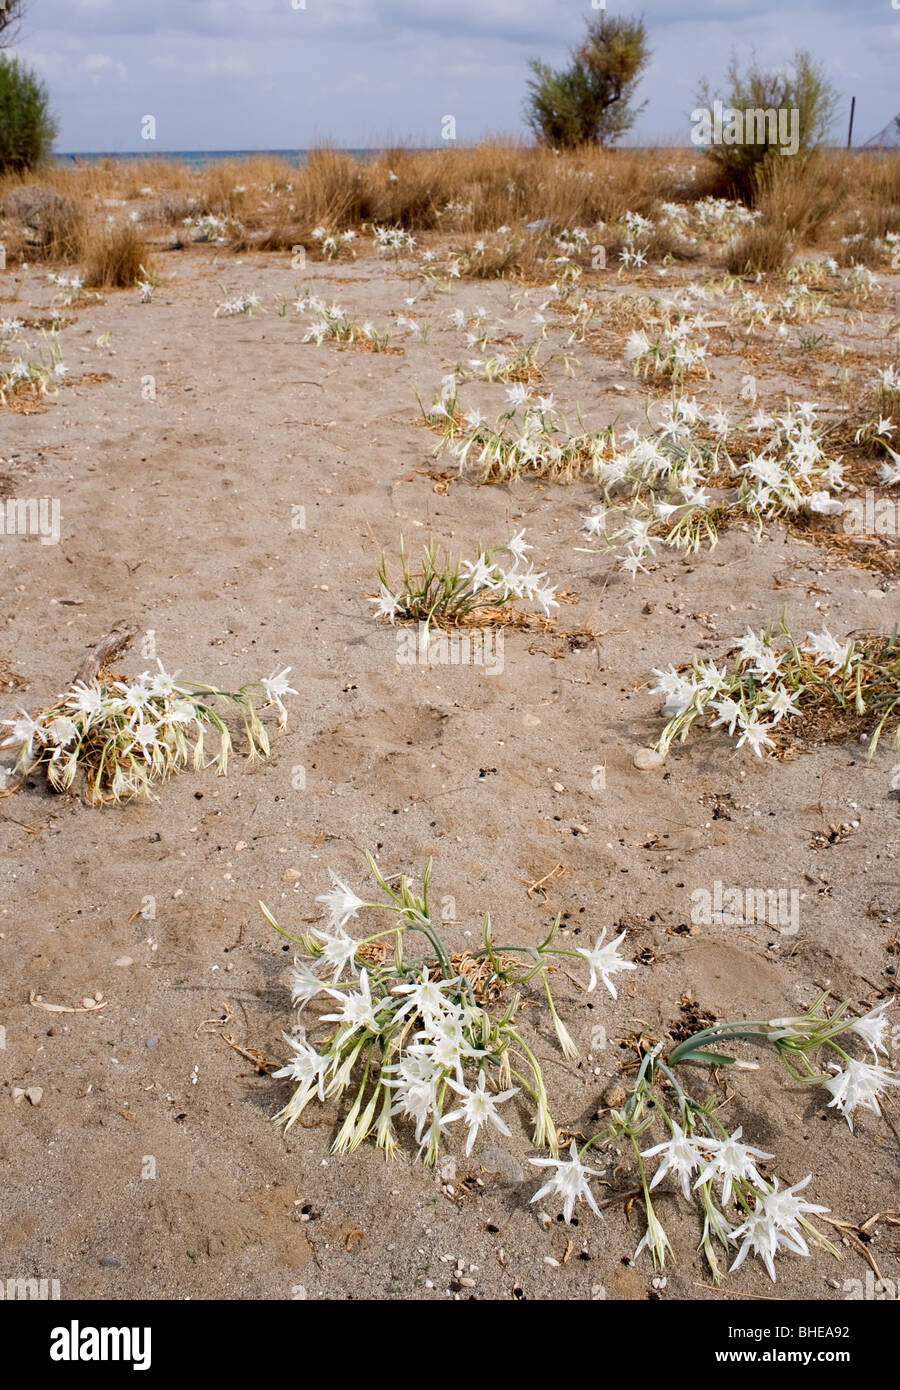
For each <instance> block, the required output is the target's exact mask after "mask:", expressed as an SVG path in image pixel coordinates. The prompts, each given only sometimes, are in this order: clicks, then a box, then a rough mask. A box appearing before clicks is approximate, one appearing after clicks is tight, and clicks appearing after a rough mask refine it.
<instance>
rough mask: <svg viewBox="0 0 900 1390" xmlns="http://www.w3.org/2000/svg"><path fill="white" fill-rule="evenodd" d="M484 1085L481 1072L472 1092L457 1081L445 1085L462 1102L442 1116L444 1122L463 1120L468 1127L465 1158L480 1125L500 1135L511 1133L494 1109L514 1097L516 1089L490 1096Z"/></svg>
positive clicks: (470, 1149)
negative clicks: (498, 1132)
mask: <svg viewBox="0 0 900 1390" xmlns="http://www.w3.org/2000/svg"><path fill="white" fill-rule="evenodd" d="M484 1083H485V1075H484V1072H483V1071H481V1072H479V1073H478V1085H477V1087H476V1088H475V1090H474V1091H471V1090H469V1088H468V1087H467V1086H465V1085H462V1084H461V1083H460V1082H458V1081H452V1080H451V1081H449V1082H448V1083H447V1084H448V1085H449V1086H450V1087H451V1088H452V1089H453V1090H454V1091H455V1092H456V1094H457V1095H459V1096H462V1098H463V1102H462V1105H460V1106H459V1107H458V1108H457V1109H456V1110H452V1111H451V1112H450V1114H449V1115H445V1116H444V1122H445V1123H446V1124H450V1123H451V1122H452V1121H453V1120H465V1122H466V1124H467V1125H468V1127H469V1133H468V1136H467V1138H466V1156H467V1157H468V1155H469V1154H470V1153H471V1152H472V1147H473V1145H474V1143H475V1140H476V1138H477V1137H478V1131H479V1130H480V1129H481V1127H482V1125H485V1124H487V1123H489V1122H490V1124H492V1125H493V1126H494V1128H495V1129H498V1130H499V1131H500V1133H501V1134H510V1133H511V1131H510V1129H509V1126H508V1125H507V1124H505V1123H504V1121H503V1120H501V1118H500V1116H499V1115H498V1114H497V1113H496V1107H497V1106H498V1105H499V1104H500V1103H501V1102H502V1101H504V1100H509V1098H510V1097H511V1096H514V1095H515V1094H516V1092H517V1090H518V1087H517V1086H514V1087H513V1088H512V1090H509V1091H500V1093H499V1094H498V1095H492V1094H491V1092H490V1091H486V1090H485V1086H484Z"/></svg>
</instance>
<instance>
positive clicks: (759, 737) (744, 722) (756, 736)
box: [736, 710, 775, 758]
mask: <svg viewBox="0 0 900 1390" xmlns="http://www.w3.org/2000/svg"><path fill="white" fill-rule="evenodd" d="M738 723H739V724H740V727H741V736H740V738H739V739H738V741H737V744H736V747H738V748H742V747H743V745H744V744H745V743H748V744H749V745H750V747H751V748H752V749H753V751H754V753H755V754H756V756H757V757H758V758H761V757H762V750H763V748H764V747H765V746H766V745H768V747H769V748H774V747H775V744H774V742H773V741H772V739H770V738H769V730H770V729H772V728H774V723H769V724H764V723H762V722H761V721H760V718H759V715H758V714H757V713H756V710H751V712H750V718H749V719H745V718H744V715H743V713H742V714H740V715H739V716H738Z"/></svg>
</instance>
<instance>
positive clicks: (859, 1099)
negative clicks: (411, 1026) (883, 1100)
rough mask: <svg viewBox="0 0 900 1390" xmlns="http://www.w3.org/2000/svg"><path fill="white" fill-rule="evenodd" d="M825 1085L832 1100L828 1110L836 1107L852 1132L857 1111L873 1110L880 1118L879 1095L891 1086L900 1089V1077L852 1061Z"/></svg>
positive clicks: (882, 1069) (882, 1068) (880, 1068)
mask: <svg viewBox="0 0 900 1390" xmlns="http://www.w3.org/2000/svg"><path fill="white" fill-rule="evenodd" d="M822 1085H823V1086H824V1088H825V1090H826V1091H828V1093H829V1094H830V1096H831V1097H832V1098H831V1100H830V1101H829V1102H828V1108H829V1109H831V1108H832V1106H836V1107H837V1109H838V1110H839V1111H840V1113H841V1114H842V1115H843V1117H844V1119H845V1120H846V1121H847V1124H848V1125H849V1126H850V1128H851V1129H852V1128H853V1112H854V1110H856V1109H857V1108H861V1109H863V1110H871V1111H872V1113H873V1114H874V1115H878V1116H879V1118H880V1116H881V1107H880V1105H879V1104H878V1093H879V1091H881V1090H884V1089H885V1088H886V1087H888V1086H900V1075H898V1073H897V1072H892V1071H888V1070H887V1068H886V1067H881V1066H877V1065H876V1066H873V1065H872V1064H871V1063H869V1062H858V1061H857V1060H856V1059H855V1058H850V1059H849V1060H848V1061H847V1065H846V1067H845V1068H844V1070H843V1071H839V1072H838V1073H837V1075H836V1076H832V1077H830V1078H829V1079H828V1080H827V1081H823V1082H822Z"/></svg>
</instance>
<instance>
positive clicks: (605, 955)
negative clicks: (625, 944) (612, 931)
mask: <svg viewBox="0 0 900 1390" xmlns="http://www.w3.org/2000/svg"><path fill="white" fill-rule="evenodd" d="M605 936H606V927H604V928H603V931H602V932H601V934H600V936H599V937H598V938H597V944H596V945H595V946H594V948H593V950H592V951H586V950H584V948H583V947H579V948H578V955H579V956H584V958H585V960H586V961H587V963H588V965H589V966H590V967H591V979H590V984H589V985H588V994H590V993H592V992H593V990H594V989H596V987H597V980H598V978H599V979H601V980H602V981H603V983H604V984H605V985H606V988H607V989H608V990H609V992H610V994H611V995H612V997H613V999H617V998H618V995H617V994H616V987H615V985H614V984H613V982H612V980H611V979H610V978H609V977H610V975H614V974H615V973H616V971H617V970H636V969H637V966H636V965H634V964H632V962H631V961H630V960H623V959H622V957H621V956H620V955H619V949H618V948H619V943H620V942H621V941H624V940H625V932H624V931H623V932H620V933H619V935H618V936H617V937H616V938H615V940H613V941H608V942H607V943H606V945H605V946H604V945H603V939H604V937H605Z"/></svg>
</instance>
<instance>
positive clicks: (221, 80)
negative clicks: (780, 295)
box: [13, 0, 900, 154]
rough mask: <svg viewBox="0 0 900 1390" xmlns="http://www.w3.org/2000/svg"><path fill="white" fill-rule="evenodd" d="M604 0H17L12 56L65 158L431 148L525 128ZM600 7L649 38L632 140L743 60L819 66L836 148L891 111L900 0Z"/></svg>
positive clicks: (689, 104) (685, 113) (670, 134)
mask: <svg viewBox="0 0 900 1390" xmlns="http://www.w3.org/2000/svg"><path fill="white" fill-rule="evenodd" d="M602 2H603V0H26V4H27V8H26V14H25V18H24V20H23V22H22V25H21V26H20V30H19V34H18V37H17V42H16V43H15V46H14V50H13V51H14V52H15V54H16V56H18V57H19V58H21V59H22V60H23V61H25V62H26V63H27V64H28V65H29V66H30V67H32V68H34V69H36V70H37V71H38V72H39V74H40V75H41V77H42V78H43V79H44V81H45V82H46V84H47V86H48V88H49V91H50V98H51V106H52V109H53V110H54V112H55V114H56V115H57V117H58V119H59V124H60V131H59V137H58V139H57V149H58V150H59V151H63V152H73V153H84V152H100V151H108V152H124V151H143V152H145V153H154V154H161V153H163V152H165V151H166V150H229V149H241V150H244V149H305V148H308V147H310V146H311V145H314V144H318V143H323V142H326V141H328V142H331V143H334V144H337V145H341V146H346V147H349V148H370V147H378V146H384V145H387V144H391V143H398V144H400V143H403V144H406V143H408V144H413V145H440V144H441V140H442V130H446V129H448V128H449V127H448V126H447V125H446V123H445V118H446V117H448V116H452V117H454V119H455V123H456V137H457V140H458V142H460V143H468V142H470V141H476V140H478V139H482V138H485V137H488V136H491V135H500V134H503V135H523V134H525V133H526V125H525V121H524V118H523V101H524V97H525V91H526V82H527V79H528V75H529V73H528V63H529V60H530V59H531V58H540V59H542V60H543V61H544V62H547V63H549V64H551V65H552V66H561V65H562V64H563V63H564V62H565V60H566V58H567V56H568V53H569V51H570V50H571V48H572V47H573V46H574V45H576V44H577V43H578V41H579V40H580V38H581V36H582V35H583V33H584V29H585V24H586V21H587V20H589V19H597V18H598V17H599V7H600V5H601V4H602ZM605 2H606V7H607V14H608V15H609V16H613V15H622V16H628V17H637V16H640V15H643V17H644V19H645V21H646V24H647V28H648V32H649V40H650V47H651V49H652V53H653V57H652V62H651V64H650V66H649V67H648V69H647V71H646V73H645V76H644V78H643V81H642V83H641V85H640V88H639V93H638V99H639V100H640V101H646V103H647V104H646V108H645V109H644V111H643V113H642V114H641V115H640V117H639V118H638V121H637V123H636V125H635V127H634V131H633V134H632V136H631V137H630V139H631V140H633V141H636V142H637V143H642V144H650V143H654V142H655V141H660V140H666V141H671V142H673V143H679V144H686V143H687V142H688V140H689V136H690V113H691V111H692V109H693V108H694V106H695V105H696V101H695V91H696V87H697V84H698V81H699V80H700V79H701V78H703V77H708V78H709V79H710V82H711V84H712V85H713V86H715V84H716V83H717V82H718V81H720V80H721V79H722V78H723V77H724V75H725V71H726V68H727V65H728V61H729V58H730V56H731V54H732V53H735V54H736V55H737V57H738V59H739V60H743V59H748V58H749V57H750V56H751V54H752V52H753V51H754V50H755V53H756V57H757V59H758V60H759V62H760V63H761V64H762V65H764V66H767V67H768V66H771V67H778V66H781V65H783V64H784V63H786V62H787V61H788V60H789V58H790V56H791V54H792V53H793V52H794V51H795V50H796V49H798V48H805V49H808V50H809V51H810V52H811V53H812V54H813V56H814V57H815V58H817V59H819V60H821V61H822V62H823V64H824V66H825V69H826V72H827V74H828V76H829V78H830V79H831V81H832V82H833V83H834V85H835V86H836V87H837V89H838V91H839V92H840V93H841V95H842V106H841V114H840V116H839V118H838V121H837V123H836V125H835V128H834V133H835V136H836V137H837V138H841V137H843V138H845V137H846V126H847V116H848V113H849V105H850V97H851V96H852V95H855V96H856V98H857V111H856V125H855V130H854V143H859V142H861V141H863V140H865V139H867V138H868V137H869V136H871V135H874V134H876V133H877V132H878V131H879V130H881V129H882V127H884V126H885V125H887V123H888V122H889V121H890V120H892V119H893V117H894V116H895V115H897V114H898V113H900V81H898V74H900V0H635V3H631V0H605ZM592 4H594V5H597V6H598V8H597V9H592ZM147 116H152V117H153V118H154V121H155V132H156V138H155V139H153V140H146V139H143V138H142V133H141V132H142V128H143V129H144V130H147V131H150V130H152V128H153V127H152V126H151V125H150V124H149V123H148V122H146V121H145V120H144V118H145V117H147ZM142 123H143V126H142Z"/></svg>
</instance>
